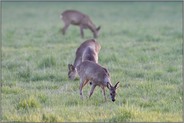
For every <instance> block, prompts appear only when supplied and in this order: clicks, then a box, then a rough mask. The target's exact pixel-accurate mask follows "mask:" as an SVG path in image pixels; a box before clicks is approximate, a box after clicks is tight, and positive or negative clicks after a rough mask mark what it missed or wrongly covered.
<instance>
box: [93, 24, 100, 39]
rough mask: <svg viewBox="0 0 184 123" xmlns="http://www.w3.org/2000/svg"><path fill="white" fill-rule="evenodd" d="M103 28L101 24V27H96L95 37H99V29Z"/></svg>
mask: <svg viewBox="0 0 184 123" xmlns="http://www.w3.org/2000/svg"><path fill="white" fill-rule="evenodd" d="M100 29H101V26H99V27H97V28H96V29H95V33H94V38H97V37H98V35H99V30H100Z"/></svg>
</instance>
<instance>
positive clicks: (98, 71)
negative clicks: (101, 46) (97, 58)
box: [77, 61, 111, 86]
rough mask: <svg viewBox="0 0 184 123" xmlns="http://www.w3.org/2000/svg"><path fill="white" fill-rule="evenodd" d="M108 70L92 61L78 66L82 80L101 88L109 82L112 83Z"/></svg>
mask: <svg viewBox="0 0 184 123" xmlns="http://www.w3.org/2000/svg"><path fill="white" fill-rule="evenodd" d="M106 70H107V69H106ZM106 70H104V67H102V66H101V65H99V64H98V63H94V62H91V61H84V62H82V63H81V64H80V65H79V66H77V72H78V74H79V76H80V78H81V79H82V80H91V81H92V82H93V83H94V84H95V85H99V86H107V83H108V82H109V83H111V82H110V76H109V73H108V72H107V71H106Z"/></svg>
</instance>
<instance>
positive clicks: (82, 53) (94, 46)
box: [68, 39, 101, 80]
mask: <svg viewBox="0 0 184 123" xmlns="http://www.w3.org/2000/svg"><path fill="white" fill-rule="evenodd" d="M100 49H101V46H100V44H99V43H98V42H97V41H96V40H95V39H89V40H86V41H85V42H83V43H82V44H81V45H80V46H79V48H78V49H77V51H76V54H75V61H74V64H73V65H72V64H68V70H69V71H68V78H69V79H70V80H74V79H75V77H76V75H77V70H76V67H77V66H78V65H79V64H81V63H82V62H83V61H85V60H90V61H93V62H95V63H98V53H99V51H100Z"/></svg>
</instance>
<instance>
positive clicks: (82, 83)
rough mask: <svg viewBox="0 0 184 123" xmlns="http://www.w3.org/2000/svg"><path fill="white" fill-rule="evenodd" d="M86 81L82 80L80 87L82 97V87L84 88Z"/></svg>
mask: <svg viewBox="0 0 184 123" xmlns="http://www.w3.org/2000/svg"><path fill="white" fill-rule="evenodd" d="M85 81H86V80H84V81H83V80H81V82H80V87H79V89H80V96H81V98H83V95H82V88H83V85H84V83H85Z"/></svg>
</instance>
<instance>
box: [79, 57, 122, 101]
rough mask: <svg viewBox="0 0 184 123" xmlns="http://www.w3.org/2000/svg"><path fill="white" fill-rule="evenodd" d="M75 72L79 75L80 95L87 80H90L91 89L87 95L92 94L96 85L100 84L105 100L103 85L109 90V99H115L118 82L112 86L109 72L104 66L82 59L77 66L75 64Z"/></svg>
mask: <svg viewBox="0 0 184 123" xmlns="http://www.w3.org/2000/svg"><path fill="white" fill-rule="evenodd" d="M77 72H78V74H79V76H80V87H79V88H80V95H81V98H82V97H83V96H82V88H83V87H84V86H85V85H86V84H87V83H88V82H89V81H91V82H92V87H91V91H90V94H89V97H91V95H92V94H93V91H94V89H95V87H96V86H100V87H101V88H102V92H103V95H104V98H105V101H106V95H105V87H107V88H108V89H109V91H110V96H111V100H112V101H113V102H114V101H115V96H116V89H117V87H118V84H119V82H117V83H116V84H115V86H112V84H111V80H110V75H109V72H108V71H107V69H106V68H104V67H102V66H101V65H99V64H97V63H94V62H91V61H84V62H82V63H81V64H80V65H79V66H77Z"/></svg>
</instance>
